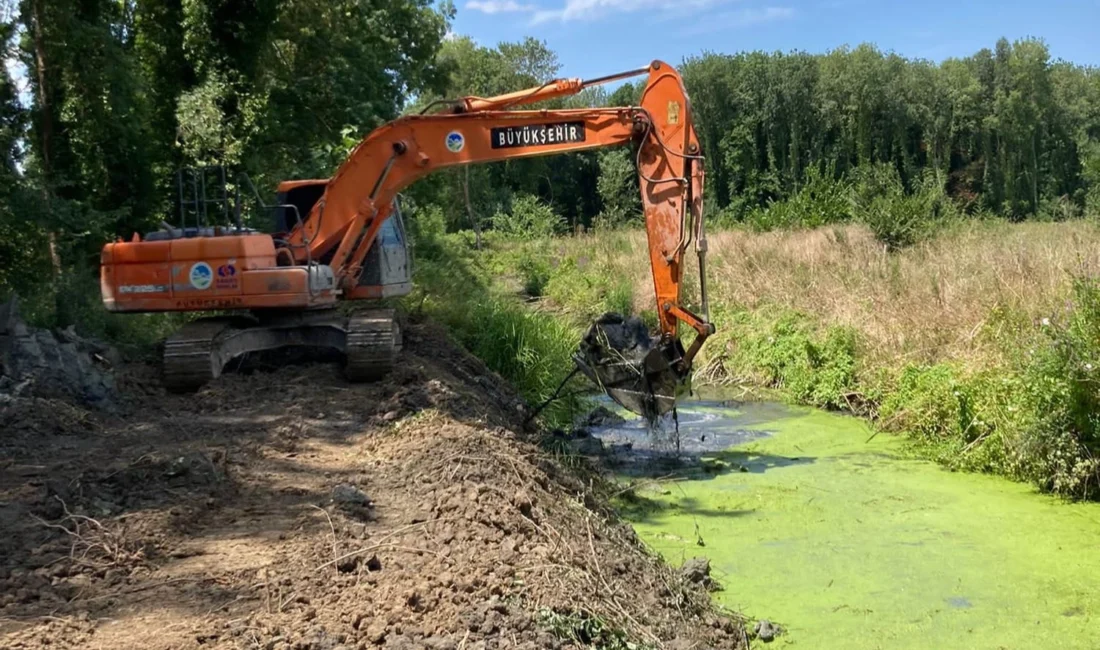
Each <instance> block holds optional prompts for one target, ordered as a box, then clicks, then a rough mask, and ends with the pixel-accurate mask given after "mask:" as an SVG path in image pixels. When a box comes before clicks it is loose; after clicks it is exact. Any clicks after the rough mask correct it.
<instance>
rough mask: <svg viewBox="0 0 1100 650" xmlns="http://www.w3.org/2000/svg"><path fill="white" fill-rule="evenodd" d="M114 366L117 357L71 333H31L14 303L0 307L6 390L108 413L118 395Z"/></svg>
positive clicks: (1, 361) (1, 366) (0, 351)
mask: <svg viewBox="0 0 1100 650" xmlns="http://www.w3.org/2000/svg"><path fill="white" fill-rule="evenodd" d="M119 363H121V358H120V356H119V354H118V352H117V351H115V350H114V349H112V348H111V347H110V346H107V345H104V344H102V343H98V342H95V341H92V340H89V339H85V338H82V337H80V336H79V335H77V334H76V331H75V329H73V328H72V327H70V328H68V329H66V330H64V331H61V332H58V333H57V334H54V333H53V332H49V331H47V330H40V329H35V328H31V327H28V326H27V324H26V323H25V322H23V321H22V319H21V318H20V317H19V306H18V302H17V301H16V300H14V299H12V300H11V301H9V302H7V303H4V304H3V305H0V374H3V375H4V379H5V381H4V382H3V385H4V386H6V387H11V386H17V387H19V388H20V392H28V393H30V394H33V395H36V396H39V397H68V398H75V399H77V400H79V401H81V402H83V403H84V404H86V405H88V406H94V407H97V408H102V409H105V410H113V407H114V403H115V400H116V397H117V393H116V389H115V381H114V377H113V376H112V375H111V372H110V370H111V368H112V367H113V366H117V365H118V364H119ZM6 392H9V394H10V392H11V391H9V390H6Z"/></svg>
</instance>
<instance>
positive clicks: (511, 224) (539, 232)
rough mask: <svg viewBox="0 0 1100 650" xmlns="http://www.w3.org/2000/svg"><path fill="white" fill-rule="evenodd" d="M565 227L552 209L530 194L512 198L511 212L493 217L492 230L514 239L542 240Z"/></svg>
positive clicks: (500, 213) (499, 213) (498, 213)
mask: <svg viewBox="0 0 1100 650" xmlns="http://www.w3.org/2000/svg"><path fill="white" fill-rule="evenodd" d="M565 225H566V224H565V221H564V220H563V219H562V218H561V216H559V215H558V214H557V213H556V212H554V209H553V208H552V207H550V206H549V205H546V204H545V203H543V202H541V201H539V200H538V198H537V197H535V196H532V195H530V194H518V195H516V196H514V197H513V198H512V207H511V210H509V211H508V212H504V211H500V212H497V213H496V214H495V215H493V228H494V229H496V230H497V231H498V232H500V233H501V234H503V235H505V236H507V237H511V238H514V239H527V240H530V239H543V238H546V237H550V236H551V235H554V234H557V233H560V232H563V231H564V230H565Z"/></svg>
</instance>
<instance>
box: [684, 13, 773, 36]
mask: <svg viewBox="0 0 1100 650" xmlns="http://www.w3.org/2000/svg"><path fill="white" fill-rule="evenodd" d="M794 15H795V10H794V9H793V8H791V7H762V8H759V9H738V10H736V11H726V12H723V13H719V14H715V15H714V16H710V17H708V18H707V20H706V22H704V23H700V24H698V25H695V26H693V27H688V28H686V29H683V30H681V31H680V32H679V35H680V36H696V35H699V34H707V33H711V32H717V31H721V30H723V29H737V28H739V27H750V26H752V25H762V24H764V23H774V22H778V21H781V20H790V19H791V18H794Z"/></svg>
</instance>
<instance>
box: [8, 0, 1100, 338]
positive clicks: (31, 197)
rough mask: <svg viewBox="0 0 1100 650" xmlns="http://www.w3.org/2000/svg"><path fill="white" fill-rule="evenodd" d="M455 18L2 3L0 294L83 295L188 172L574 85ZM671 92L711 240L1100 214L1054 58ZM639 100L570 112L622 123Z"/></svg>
mask: <svg viewBox="0 0 1100 650" xmlns="http://www.w3.org/2000/svg"><path fill="white" fill-rule="evenodd" d="M453 12H454V9H453V7H452V6H451V5H450V4H449V3H448V4H444V5H436V4H434V3H432V2H429V0H378V1H377V2H372V3H370V4H369V5H364V4H363V3H359V2H353V1H352V0H326V1H325V2H318V1H317V0H289V1H276V0H248V1H245V2H239V1H230V0H190V1H187V2H181V1H180V0H143V1H142V2H135V1H134V0H123V1H119V0H22V1H21V2H15V1H14V0H5V1H4V2H3V3H2V4H0V41H2V42H3V46H4V59H5V62H6V63H7V64H8V65H7V66H5V70H4V71H3V72H2V73H0V152H2V153H0V155H2V157H3V165H2V167H0V294H4V293H8V292H10V291H11V290H18V291H19V292H20V293H23V294H33V293H35V292H39V291H41V290H42V288H43V287H47V286H49V287H55V286H57V285H59V284H64V282H60V280H61V279H66V278H68V279H71V281H72V282H76V283H78V284H79V283H82V282H86V281H87V283H85V284H84V285H83V286H85V287H87V286H94V285H90V280H91V278H93V277H94V268H95V264H96V262H97V261H98V256H97V251H98V249H99V246H100V245H101V244H102V242H103V241H105V240H107V239H110V238H112V237H115V236H129V235H130V234H131V233H132V232H134V231H145V230H149V229H153V228H155V227H156V224H159V223H160V222H161V221H162V220H169V221H172V220H174V219H175V218H176V216H175V213H176V211H177V210H178V206H177V193H176V192H177V188H176V175H175V172H176V170H177V169H179V168H180V167H185V166H195V165H211V164H225V165H228V166H230V167H231V168H233V169H235V170H240V171H245V172H247V173H248V174H249V175H250V176H251V177H252V179H254V180H255V182H256V185H257V186H258V187H260V188H261V189H262V190H267V191H270V189H271V188H272V187H273V186H274V184H275V182H276V181H278V180H279V179H283V178H294V177H315V176H318V175H327V174H328V173H330V172H331V170H332V169H333V168H334V167H335V166H336V165H337V164H339V161H340V160H341V159H342V158H343V156H344V155H345V154H346V152H347V151H348V149H349V148H350V147H351V146H353V145H354V143H355V142H357V140H358V138H359V137H361V136H362V135H364V134H365V133H367V132H369V131H370V130H371V129H372V128H374V127H376V126H378V125H379V124H381V123H382V122H384V121H386V120H389V119H393V118H394V117H397V116H398V115H400V114H401V113H402V112H403V111H407V110H415V109H416V108H417V107H419V106H423V105H424V104H425V103H426V102H428V101H430V100H432V99H434V98H439V97H449V96H455V95H463V94H482V95H485V94H492V93H497V92H504V91H509V90H514V89H517V88H521V87H527V86H531V85H536V84H538V83H541V82H542V81H545V80H547V79H549V78H552V77H554V76H556V75H559V74H568V73H569V71H567V70H559V67H560V66H559V64H558V61H557V57H556V56H555V54H554V52H552V51H551V50H549V49H548V48H547V47H546V45H545V44H543V43H542V42H540V41H537V40H535V39H530V38H529V39H526V40H524V41H521V42H516V43H502V44H499V45H497V46H495V47H486V46H483V45H480V44H477V43H475V42H474V41H472V40H471V39H468V38H465V37H455V36H451V35H449V32H448V30H449V25H450V22H451V19H452V17H453ZM682 70H683V73H684V77H685V79H686V83H687V85H688V91H689V93H690V95H691V98H692V101H693V104H694V108H695V112H696V121H697V123H698V125H699V129H700V134H701V137H702V138H703V140H704V147H705V153H706V155H707V159H708V162H707V173H708V187H707V204H708V210H709V215H710V217H711V219H712V220H714V221H718V222H722V223H727V224H732V223H737V222H748V223H750V224H754V225H758V226H765V227H768V226H780V225H814V224H817V223H825V222H830V221H837V220H844V219H849V218H859V214H857V213H867V214H871V213H876V210H877V208H876V207H875V206H880V205H881V203H876V201H879V199H881V198H882V196H883V195H890V193H891V192H893V193H894V194H895V195H896V196H895V198H897V200H898V202H897V204H898V205H906V206H907V207H906V208H905V209H906V210H907V211H908V212H907V213H906V214H907V215H908V216H907V217H906V218H908V219H909V221H911V222H912V221H919V220H921V219H923V218H924V217H925V216H926V215H933V214H934V213H938V212H941V211H943V210H945V209H947V208H949V210H950V211H951V212H952V214H959V215H996V216H1000V217H1004V218H1008V219H1014V220H1019V219H1026V218H1046V219H1050V218H1068V217H1074V216H1080V215H1085V214H1089V213H1092V214H1096V213H1100V71H1098V70H1097V69H1094V68H1086V67H1081V66H1075V65H1073V64H1071V63H1066V62H1060V61H1052V60H1051V57H1050V54H1049V52H1048V50H1047V48H1046V47H1045V45H1044V44H1043V43H1042V42H1041V41H1037V40H1025V41H1020V42H1017V43H1009V42H1007V41H1004V40H1002V41H1000V42H998V43H996V44H995V46H994V47H993V48H992V49H985V50H981V51H980V52H978V53H976V54H974V55H973V56H970V57H968V58H965V59H949V60H947V61H944V62H942V63H939V64H937V63H932V62H928V61H922V60H912V59H906V58H903V57H901V56H899V55H896V54H892V53H885V52H882V51H880V50H878V49H876V48H875V47H873V46H870V45H861V46H859V47H856V48H854V49H849V48H841V49H838V50H835V51H832V52H829V53H826V54H821V55H816V54H807V53H802V52H793V53H789V54H783V53H761V52H754V53H744V54H737V55H723V54H712V53H704V54H701V55H699V56H692V57H689V58H687V59H686V60H685V61H683V62H682ZM609 72H610V71H609ZM638 90H639V89H638V87H637V86H632V85H630V84H626V85H623V86H620V87H618V88H613V89H611V90H610V91H603V90H596V91H586V92H585V93H583V94H582V95H581V96H578V97H575V98H571V99H570V100H565V101H563V102H560V103H559V105H569V106H579V105H620V104H628V103H630V102H632V101H633V100H634V99H635V95H636V93H637V92H638ZM867 188H871V190H868V189H867ZM876 188H877V189H876ZM929 188H931V189H932V190H933V191H932V192H931V193H929ZM907 197H917V198H918V199H919V200H914V201H913V202H911V203H910V204H905V203H904V201H905V200H906V198H907ZM921 197H924V198H921ZM928 197H931V198H928ZM407 198H408V199H409V201H408V202H409V204H411V205H412V210H413V211H414V213H415V214H416V215H417V216H418V217H419V218H421V219H423V220H424V222H425V223H428V222H431V223H435V224H438V225H439V226H440V227H448V228H450V229H458V228H470V227H471V226H472V227H474V228H475V229H478V230H480V229H481V228H486V229H490V228H496V229H502V230H507V231H511V232H516V233H522V232H524V231H525V230H531V229H533V230H537V231H539V232H547V231H552V230H566V229H569V228H572V227H577V226H585V227H591V226H593V225H618V224H627V223H630V221H631V220H632V219H637V214H638V199H637V190H636V186H635V180H634V170H633V163H632V158H631V156H630V155H629V152H627V151H600V152H591V153H585V154H579V155H573V156H566V157H560V158H554V159H531V160H522V161H514V162H508V163H501V164H496V165H490V166H484V167H477V168H471V169H461V170H450V171H447V172H444V173H440V174H438V175H436V176H434V177H432V178H429V179H427V180H425V181H423V182H421V183H420V184H418V185H417V186H416V187H414V188H412V189H411V190H410V192H409V193H408V197H407ZM945 206H946V208H945ZM889 218H890V219H891V220H893V221H896V220H897V219H898V217H897V215H896V214H894V213H891V215H890V217H889ZM887 234H888V235H889V234H890V233H889V232H888V233H887ZM895 234H896V233H895ZM889 241H890V240H889V239H888V243H889ZM904 242H905V237H904V236H902V237H899V238H897V240H896V241H894V242H893V243H898V244H904ZM66 281H69V280H66ZM65 304H66V301H65V300H63V299H62V298H58V299H57V300H56V305H57V306H59V307H61V308H63V307H64V306H65ZM56 317H57V319H58V320H59V321H65V320H72V317H66V316H65V315H64V314H58V315H56Z"/></svg>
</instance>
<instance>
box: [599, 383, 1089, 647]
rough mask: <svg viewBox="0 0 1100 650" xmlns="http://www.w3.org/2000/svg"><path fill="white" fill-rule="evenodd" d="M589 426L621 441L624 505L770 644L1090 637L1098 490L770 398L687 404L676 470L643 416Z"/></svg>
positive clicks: (1056, 641)
mask: <svg viewBox="0 0 1100 650" xmlns="http://www.w3.org/2000/svg"><path fill="white" fill-rule="evenodd" d="M594 433H595V434H596V435H597V437H600V438H601V439H603V440H604V442H605V443H606V444H609V445H615V444H616V443H629V445H630V447H631V450H630V451H628V452H621V453H618V454H616V458H618V459H619V460H620V461H621V462H622V464H621V466H620V467H621V469H620V471H621V472H622V474H623V478H624V479H627V478H630V479H633V480H635V481H637V487H636V488H635V489H634V490H632V491H628V492H626V493H625V495H624V498H623V501H622V503H621V505H622V508H623V511H624V513H625V515H626V516H627V518H628V519H629V520H631V521H632V523H633V524H634V526H635V528H636V530H637V531H638V534H639V535H640V536H641V537H642V539H644V540H645V541H646V542H647V543H648V544H649V545H650V546H651V547H652V548H654V549H655V550H657V551H659V552H660V553H661V554H662V555H664V556H665V558H666V559H668V560H669V561H670V562H672V563H673V564H678V563H680V562H682V561H683V560H685V559H688V558H692V557H697V556H705V557H707V558H709V559H710V562H711V567H712V573H713V575H714V577H715V578H716V579H717V580H718V581H719V582H720V583H721V584H722V585H723V587H724V590H723V591H721V592H718V593H716V594H715V597H716V598H717V599H718V600H719V602H721V603H722V604H724V605H727V606H729V607H731V608H733V609H736V610H740V611H742V612H743V613H745V614H746V615H747V616H750V617H755V618H767V619H770V620H771V621H772V622H773V623H778V624H779V625H781V626H782V627H783V628H784V633H783V634H782V635H781V636H779V637H778V638H776V639H775V641H774V642H773V643H772V644H771V646H772V647H787V646H790V647H800V648H814V649H828V648H843V649H845V650H853V649H862V648H889V649H904V648H980V649H985V648H991V649H993V648H1008V649H1015V648H1088V649H1096V648H1100V504H1096V503H1078V504H1072V503H1066V502H1063V501H1060V500H1057V499H1055V498H1052V497H1048V496H1044V495H1040V494H1037V493H1036V492H1035V491H1034V490H1033V489H1032V488H1030V487H1028V486H1026V485H1021V484H1016V483H1012V482H1009V481H1007V480H1004V479H1000V478H996V477H992V476H982V475H975V474H964V473H953V472H949V471H946V470H944V469H942V468H941V467H939V466H937V465H936V464H934V463H931V462H928V461H923V460H917V459H913V458H909V457H906V455H905V454H904V453H903V449H902V444H903V443H902V442H901V441H900V440H898V439H897V438H893V437H891V436H887V435H880V436H872V435H871V433H872V432H871V431H870V430H869V428H868V427H867V425H866V424H864V423H863V422H861V421H860V420H857V419H855V418H851V417H846V416H841V415H834V414H829V413H823V412H819V411H813V410H808V409H797V408H791V407H786V406H782V405H777V404H772V403H762V402H745V403H739V404H735V405H733V406H729V405H723V404H722V403H720V402H706V401H698V402H689V403H687V404H685V405H684V406H682V407H681V409H680V440H681V449H680V455H681V459H683V458H684V457H688V458H689V461H690V462H686V463H681V464H680V465H678V466H676V467H672V468H664V469H661V468H659V467H657V465H660V464H661V463H660V461H661V459H662V458H664V459H667V457H665V456H662V455H661V454H657V455H656V456H655V455H654V454H652V453H651V452H650V451H648V450H649V449H651V448H652V446H653V442H652V439H651V438H650V437H649V435H648V434H647V432H646V430H645V428H644V427H643V426H642V424H641V423H640V422H638V421H628V422H626V423H625V424H622V425H613V426H609V427H604V428H601V429H598V430H597V431H595V432H594ZM620 449H623V448H620ZM666 453H667V452H666ZM639 472H642V473H648V474H649V475H661V476H664V477H665V478H664V479H663V480H658V481H642V480H639ZM670 476H671V477H672V478H669V477H670Z"/></svg>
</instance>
